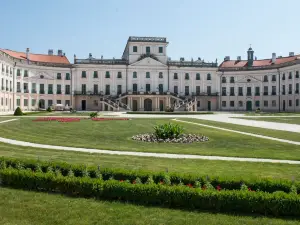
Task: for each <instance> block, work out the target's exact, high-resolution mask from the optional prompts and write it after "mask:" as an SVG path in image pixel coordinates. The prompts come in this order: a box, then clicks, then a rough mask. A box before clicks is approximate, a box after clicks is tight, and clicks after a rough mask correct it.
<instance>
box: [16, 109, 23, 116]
mask: <svg viewBox="0 0 300 225" xmlns="http://www.w3.org/2000/svg"><path fill="white" fill-rule="evenodd" d="M14 116H23V112H22V110H21V108H20V107H17V108H16V110H15V112H14Z"/></svg>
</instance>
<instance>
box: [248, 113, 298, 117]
mask: <svg viewBox="0 0 300 225" xmlns="http://www.w3.org/2000/svg"><path fill="white" fill-rule="evenodd" d="M299 115H300V112H280V113H279V112H277V113H272V112H261V113H255V112H248V113H245V116H299Z"/></svg>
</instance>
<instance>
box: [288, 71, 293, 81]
mask: <svg viewBox="0 0 300 225" xmlns="http://www.w3.org/2000/svg"><path fill="white" fill-rule="evenodd" d="M292 78H293V74H292V72H289V79H290V80H291V79H292Z"/></svg>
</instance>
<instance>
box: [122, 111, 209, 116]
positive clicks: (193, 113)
mask: <svg viewBox="0 0 300 225" xmlns="http://www.w3.org/2000/svg"><path fill="white" fill-rule="evenodd" d="M127 114H150V115H155V114H158V115H206V114H214V113H213V112H186V111H183V112H156V111H153V112H127Z"/></svg>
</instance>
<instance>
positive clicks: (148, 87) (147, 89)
mask: <svg viewBox="0 0 300 225" xmlns="http://www.w3.org/2000/svg"><path fill="white" fill-rule="evenodd" d="M146 91H147V92H150V91H151V86H150V84H146Z"/></svg>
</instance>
